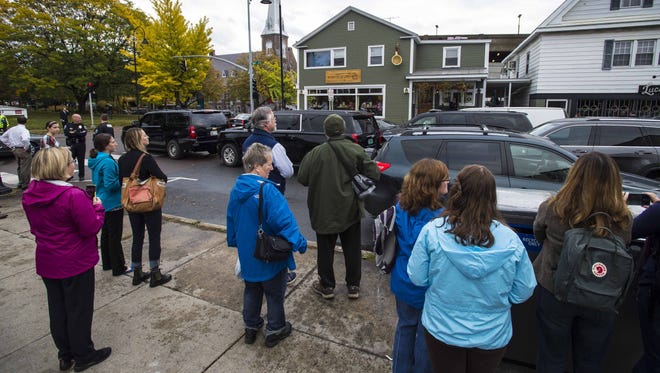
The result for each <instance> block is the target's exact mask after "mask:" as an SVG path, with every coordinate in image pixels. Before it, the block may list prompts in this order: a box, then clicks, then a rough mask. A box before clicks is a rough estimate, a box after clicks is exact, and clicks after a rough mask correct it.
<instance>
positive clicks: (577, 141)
mask: <svg viewBox="0 0 660 373" xmlns="http://www.w3.org/2000/svg"><path fill="white" fill-rule="evenodd" d="M530 133H532V134H534V135H537V136H543V137H546V138H548V139H550V140H551V141H553V142H554V143H556V144H558V145H560V146H561V147H563V148H565V149H567V150H569V151H570V152H572V153H573V154H575V155H577V156H580V155H582V154H584V153H587V152H590V151H599V152H602V153H605V154H609V155H610V156H611V157H612V158H614V160H615V161H616V163H617V164H618V165H619V168H620V169H621V171H624V172H630V173H634V174H637V175H641V176H644V177H648V178H650V179H655V180H660V121H658V120H653V119H618V118H573V119H560V120H553V121H550V122H548V123H545V124H543V125H542V126H539V127H537V128H535V129H534V130H533V131H531V132H530Z"/></svg>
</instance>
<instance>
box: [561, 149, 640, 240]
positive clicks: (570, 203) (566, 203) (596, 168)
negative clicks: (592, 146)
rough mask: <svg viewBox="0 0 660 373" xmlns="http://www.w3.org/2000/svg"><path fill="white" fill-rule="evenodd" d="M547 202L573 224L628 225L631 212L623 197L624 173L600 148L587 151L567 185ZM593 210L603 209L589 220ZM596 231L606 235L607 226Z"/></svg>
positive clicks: (579, 160) (564, 219) (576, 164)
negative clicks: (621, 172) (598, 150)
mask: <svg viewBox="0 0 660 373" xmlns="http://www.w3.org/2000/svg"><path fill="white" fill-rule="evenodd" d="M548 206H549V207H550V208H552V209H553V211H554V212H555V214H557V216H558V217H559V220H560V221H561V222H562V223H563V224H565V225H567V226H569V227H571V228H574V227H576V226H579V225H584V224H585V223H586V224H587V225H588V226H590V227H595V226H601V227H602V226H604V227H608V228H612V227H613V226H617V227H619V228H621V229H625V228H628V227H629V226H630V224H631V223H632V216H631V214H630V210H628V206H626V201H625V200H624V199H623V190H622V181H621V174H620V173H619V167H618V166H617V164H616V162H614V160H613V159H612V158H610V157H609V156H607V155H606V154H603V153H599V152H590V153H587V154H585V155H583V156H581V157H580V158H578V160H577V161H576V162H575V164H573V167H571V169H570V171H569V172H568V177H567V178H566V182H565V183H564V186H563V187H562V188H561V189H560V190H559V192H558V193H557V195H555V196H554V197H551V198H550V200H549V202H548ZM594 212H604V213H606V214H608V215H610V217H611V221H610V219H609V218H608V217H607V216H604V215H602V214H598V215H595V216H594V217H593V218H592V219H590V221H591V223H590V222H587V221H586V220H587V218H588V217H589V215H591V214H593V213H594ZM595 233H596V234H597V235H600V236H604V235H605V234H606V232H605V230H603V229H598V230H596V231H595Z"/></svg>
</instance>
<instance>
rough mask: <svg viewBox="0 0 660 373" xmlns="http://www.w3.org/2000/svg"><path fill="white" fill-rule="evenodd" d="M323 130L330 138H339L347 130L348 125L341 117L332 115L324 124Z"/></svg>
mask: <svg viewBox="0 0 660 373" xmlns="http://www.w3.org/2000/svg"><path fill="white" fill-rule="evenodd" d="M323 129H324V130H325V134H326V135H327V136H328V137H333V136H338V135H341V134H343V133H344V131H345V130H346V123H345V122H344V119H343V118H342V117H340V116H339V115H337V114H330V115H328V117H327V118H325V121H324V122H323Z"/></svg>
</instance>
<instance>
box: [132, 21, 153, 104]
mask: <svg viewBox="0 0 660 373" xmlns="http://www.w3.org/2000/svg"><path fill="white" fill-rule="evenodd" d="M138 29H140V30H142V36H143V38H142V45H146V44H149V41H148V40H147V37H146V33H145V32H144V29H143V28H142V26H137V27H136V28H134V29H133V71H134V72H135V106H136V110H140V86H139V84H138V71H137V48H136V46H135V40H136V39H137V38H136V36H135V34H136V33H137V30H138Z"/></svg>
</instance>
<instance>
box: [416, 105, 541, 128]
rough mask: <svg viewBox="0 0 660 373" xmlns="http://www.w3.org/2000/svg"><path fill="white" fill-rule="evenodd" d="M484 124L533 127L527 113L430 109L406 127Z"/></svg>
mask: <svg viewBox="0 0 660 373" xmlns="http://www.w3.org/2000/svg"><path fill="white" fill-rule="evenodd" d="M464 125H485V126H488V127H489V128H499V129H504V130H508V131H515V132H528V131H530V130H531V129H532V128H533V127H532V124H531V122H530V121H529V119H528V118H527V114H525V113H521V112H517V111H439V110H431V111H429V112H426V113H422V114H419V115H417V116H415V117H414V118H412V119H411V120H410V121H409V122H408V123H407V124H406V126H405V127H406V128H419V127H424V126H426V127H435V126H464Z"/></svg>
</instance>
